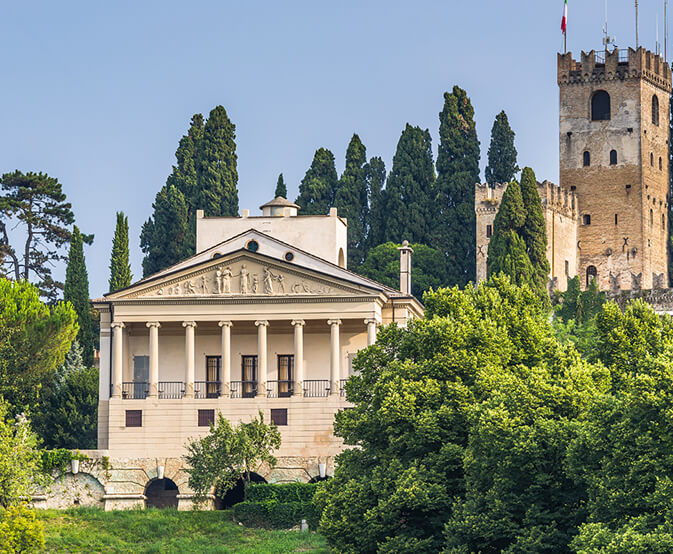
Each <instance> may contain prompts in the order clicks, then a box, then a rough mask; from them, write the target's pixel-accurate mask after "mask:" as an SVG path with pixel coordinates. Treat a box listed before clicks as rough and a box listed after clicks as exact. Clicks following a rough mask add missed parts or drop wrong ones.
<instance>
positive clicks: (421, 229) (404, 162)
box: [384, 123, 435, 243]
mask: <svg viewBox="0 0 673 554" xmlns="http://www.w3.org/2000/svg"><path fill="white" fill-rule="evenodd" d="M434 198H435V167H434V163H433V160H432V139H431V138H430V132H429V131H428V130H427V129H426V130H425V131H424V130H422V129H421V128H420V127H412V126H411V125H409V124H408V123H407V125H406V127H405V129H404V131H402V135H401V136H400V140H399V141H398V143H397V150H396V151H395V156H394V157H393V167H392V169H391V171H390V174H389V175H388V181H387V182H386V211H385V217H386V222H385V231H384V238H385V239H386V241H392V242H400V241H402V240H408V241H409V242H416V243H427V242H429V238H430V233H431V230H432V227H433V217H432V214H433V211H434Z"/></svg>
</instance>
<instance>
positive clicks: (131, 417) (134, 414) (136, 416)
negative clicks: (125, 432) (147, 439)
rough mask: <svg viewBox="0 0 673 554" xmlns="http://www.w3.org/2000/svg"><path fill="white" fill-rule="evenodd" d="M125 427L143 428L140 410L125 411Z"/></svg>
mask: <svg viewBox="0 0 673 554" xmlns="http://www.w3.org/2000/svg"><path fill="white" fill-rule="evenodd" d="M126 426H127V427H142V426H143V411H142V410H126Z"/></svg>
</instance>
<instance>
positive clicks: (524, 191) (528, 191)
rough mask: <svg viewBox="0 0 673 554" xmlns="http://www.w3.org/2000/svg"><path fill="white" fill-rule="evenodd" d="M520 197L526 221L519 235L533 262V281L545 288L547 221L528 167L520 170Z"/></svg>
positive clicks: (547, 275) (534, 179)
mask: <svg viewBox="0 0 673 554" xmlns="http://www.w3.org/2000/svg"><path fill="white" fill-rule="evenodd" d="M521 197H522V199H523V207H524V210H525V212H526V221H525V222H524V224H523V226H522V227H521V231H520V235H521V238H522V239H523V241H524V242H525V243H526V252H527V253H528V257H529V258H530V263H531V264H533V270H534V272H535V282H536V284H537V288H538V289H539V290H546V288H547V281H548V280H549V260H547V223H546V222H545V220H544V215H543V213H542V203H541V200H540V194H539V193H538V191H537V179H536V178H535V173H534V172H533V170H532V169H531V168H530V167H524V168H523V171H522V172H521Z"/></svg>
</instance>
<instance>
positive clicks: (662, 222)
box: [661, 214, 666, 229]
mask: <svg viewBox="0 0 673 554" xmlns="http://www.w3.org/2000/svg"><path fill="white" fill-rule="evenodd" d="M661 228H662V229H666V218H665V217H664V214H661Z"/></svg>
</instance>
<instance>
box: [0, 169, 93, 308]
mask: <svg viewBox="0 0 673 554" xmlns="http://www.w3.org/2000/svg"><path fill="white" fill-rule="evenodd" d="M0 183H1V184H2V190H3V192H4V194H3V195H2V197H0V214H1V218H0V264H1V265H2V268H3V273H4V276H5V277H8V278H10V279H14V280H15V281H19V280H21V279H23V280H24V281H31V282H34V283H35V284H36V285H37V286H38V287H39V288H40V293H41V294H42V295H43V296H46V297H47V298H48V299H49V300H50V301H52V302H54V301H56V298H57V296H58V293H59V292H60V290H62V289H63V284H62V283H58V282H56V281H54V279H53V277H52V266H53V265H54V264H55V263H56V262H61V261H64V260H66V259H67V255H66V254H65V253H64V252H63V249H62V247H63V246H64V245H65V244H66V243H68V242H69V241H70V238H71V232H70V230H69V229H70V225H72V223H73V222H74V221H75V216H74V215H73V213H72V206H71V204H70V202H67V201H66V196H65V194H64V193H63V190H62V188H61V184H60V183H59V182H58V179H55V178H53V177H49V175H46V174H45V173H33V172H29V173H25V174H24V173H22V172H20V171H18V170H17V171H15V172H13V173H5V174H4V175H3V176H2V177H1V178H0ZM16 227H19V228H20V229H21V231H20V232H18V233H17V232H16V231H13V232H12V233H9V232H8V229H12V230H14V229H15V228H16ZM82 238H83V240H84V241H85V242H86V243H87V244H91V242H92V241H93V235H83V237H82Z"/></svg>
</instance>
